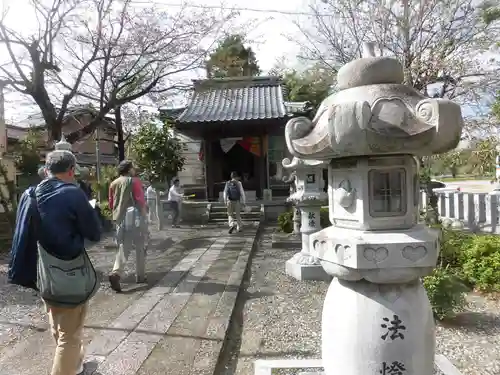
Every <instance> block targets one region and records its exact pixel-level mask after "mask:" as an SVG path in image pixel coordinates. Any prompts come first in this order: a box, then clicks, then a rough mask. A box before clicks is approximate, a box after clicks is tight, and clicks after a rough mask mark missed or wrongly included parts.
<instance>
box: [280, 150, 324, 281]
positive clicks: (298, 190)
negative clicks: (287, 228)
mask: <svg viewBox="0 0 500 375" xmlns="http://www.w3.org/2000/svg"><path fill="white" fill-rule="evenodd" d="M282 164H283V167H284V168H285V169H289V170H293V171H294V172H295V191H294V192H293V193H292V194H291V195H290V196H289V197H288V198H287V201H288V202H291V203H293V204H294V206H295V207H296V210H299V211H300V221H301V222H300V235H301V242H302V248H301V250H300V252H298V253H297V254H295V255H294V256H293V257H292V258H291V259H290V260H288V261H287V262H286V265H285V271H286V273H287V275H289V276H292V277H294V278H296V279H298V280H323V279H329V276H328V275H327V274H326V273H325V271H324V270H323V268H322V266H321V264H320V262H319V260H318V259H317V258H316V257H315V256H313V255H312V254H311V251H310V241H309V237H310V235H311V234H312V233H315V232H317V231H319V230H321V222H320V210H321V206H323V205H325V204H326V201H327V195H326V194H325V193H324V192H323V175H322V171H323V168H324V167H325V165H326V164H327V163H325V162H324V161H317V160H303V159H299V158H295V157H294V158H293V159H292V160H291V161H290V159H288V158H285V159H283V162H282Z"/></svg>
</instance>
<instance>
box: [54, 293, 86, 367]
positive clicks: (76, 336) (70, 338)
mask: <svg viewBox="0 0 500 375" xmlns="http://www.w3.org/2000/svg"><path fill="white" fill-rule="evenodd" d="M46 307H47V313H48V314H49V322H50V329H51V331H52V336H54V340H55V341H56V345H57V347H56V352H55V354H54V362H53V363H52V372H51V373H50V374H51V375H76V374H77V371H78V370H79V369H80V368H81V366H82V365H83V358H84V354H85V353H84V350H83V342H82V339H83V324H84V321H85V316H86V315H87V309H88V304H87V303H84V304H83V305H80V306H77V307H75V308H63V307H53V306H49V305H46Z"/></svg>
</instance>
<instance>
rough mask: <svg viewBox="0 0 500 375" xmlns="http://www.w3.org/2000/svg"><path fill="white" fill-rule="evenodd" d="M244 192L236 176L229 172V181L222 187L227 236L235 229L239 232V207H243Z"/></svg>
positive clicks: (240, 223) (234, 173) (240, 226)
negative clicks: (227, 223) (226, 219)
mask: <svg viewBox="0 0 500 375" xmlns="http://www.w3.org/2000/svg"><path fill="white" fill-rule="evenodd" d="M245 200H246V198H245V190H243V185H242V184H241V182H240V181H239V180H238V174H237V173H236V172H231V180H229V181H228V182H226V186H225V187H224V203H225V204H226V207H227V218H228V222H229V234H231V233H233V232H234V230H235V229H236V230H237V231H238V232H241V229H242V226H243V225H242V222H241V207H242V206H244V205H245Z"/></svg>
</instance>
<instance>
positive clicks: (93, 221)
mask: <svg viewBox="0 0 500 375" xmlns="http://www.w3.org/2000/svg"><path fill="white" fill-rule="evenodd" d="M45 165H46V168H47V172H48V174H49V178H48V179H46V180H44V181H42V182H41V183H40V184H39V185H38V186H37V188H36V190H35V195H36V202H37V208H38V211H39V213H40V221H39V223H38V225H39V226H38V227H37V236H38V239H39V242H40V243H43V247H44V248H45V249H47V250H48V251H50V253H51V254H52V255H54V256H56V257H58V258H59V259H68V260H69V259H74V258H75V257H77V256H78V255H80V254H81V252H82V251H84V249H85V240H90V241H93V242H97V241H99V240H100V237H101V228H100V223H99V219H98V218H97V214H96V213H95V211H94V209H93V208H92V206H91V205H90V204H89V201H88V199H87V197H86V196H85V193H84V192H83V191H82V189H80V187H79V186H78V185H77V183H76V180H75V167H76V159H75V156H74V155H73V154H72V153H71V152H69V151H64V150H58V151H53V152H51V153H49V154H48V155H47V158H46V164H45ZM46 306H47V312H48V314H49V321H50V325H51V330H52V334H53V336H54V338H55V340H56V343H57V347H56V352H55V355H54V361H53V365H52V372H51V375H72V374H79V373H82V372H83V360H84V358H83V356H84V354H83V353H84V352H83V343H82V338H83V325H84V320H85V315H86V313H87V308H88V303H84V304H82V305H80V306H77V307H74V308H63V307H55V306H51V305H50V304H48V303H46Z"/></svg>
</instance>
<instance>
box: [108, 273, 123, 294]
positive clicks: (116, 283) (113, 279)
mask: <svg viewBox="0 0 500 375" xmlns="http://www.w3.org/2000/svg"><path fill="white" fill-rule="evenodd" d="M108 279H109V284H110V286H111V289H113V290H114V291H115V292H116V293H120V292H121V291H122V287H121V285H120V275H117V274H116V273H113V274H111V275H109V277H108Z"/></svg>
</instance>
